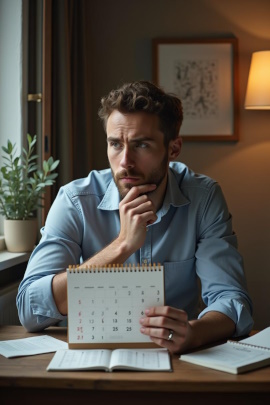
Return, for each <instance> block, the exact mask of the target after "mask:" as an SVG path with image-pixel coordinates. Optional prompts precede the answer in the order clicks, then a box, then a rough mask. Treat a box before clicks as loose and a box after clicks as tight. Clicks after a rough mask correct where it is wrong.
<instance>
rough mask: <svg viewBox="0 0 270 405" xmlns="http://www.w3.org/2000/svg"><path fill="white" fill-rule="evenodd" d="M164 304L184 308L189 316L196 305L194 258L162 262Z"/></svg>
mask: <svg viewBox="0 0 270 405" xmlns="http://www.w3.org/2000/svg"><path fill="white" fill-rule="evenodd" d="M164 283H165V301H166V305H170V306H172V307H175V308H179V309H183V310H185V311H186V312H187V313H188V315H189V316H193V314H194V313H195V312H196V311H197V307H198V280H197V274H196V268H195V258H194V257H193V258H191V259H188V260H182V261H179V262H164Z"/></svg>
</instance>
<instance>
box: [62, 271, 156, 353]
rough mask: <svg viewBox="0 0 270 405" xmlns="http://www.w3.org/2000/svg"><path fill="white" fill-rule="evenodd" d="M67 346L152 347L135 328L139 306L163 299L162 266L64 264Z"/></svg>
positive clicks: (141, 310)
mask: <svg viewBox="0 0 270 405" xmlns="http://www.w3.org/2000/svg"><path fill="white" fill-rule="evenodd" d="M67 285H68V343H69V348H70V349H73V348H100V347H104V348H115V347H119V346H121V347H135V346H136V347H156V345H155V344H154V343H153V342H151V340H150V339H149V337H148V336H145V335H143V334H142V333H141V332H140V323H139V320H140V318H141V317H143V316H144V311H145V309H147V308H149V307H152V306H162V305H164V268H163V266H161V265H154V266H112V267H90V268H76V267H70V268H68V269H67Z"/></svg>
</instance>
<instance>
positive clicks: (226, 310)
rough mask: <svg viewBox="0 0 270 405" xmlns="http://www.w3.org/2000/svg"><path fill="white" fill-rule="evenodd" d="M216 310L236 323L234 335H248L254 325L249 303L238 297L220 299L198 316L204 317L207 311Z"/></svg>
mask: <svg viewBox="0 0 270 405" xmlns="http://www.w3.org/2000/svg"><path fill="white" fill-rule="evenodd" d="M210 311H216V312H221V313H222V314H224V315H227V316H228V317H229V318H230V319H232V321H233V322H234V323H235V333H234V335H233V337H237V336H245V335H248V334H249V333H250V331H251V329H252V327H253V319H252V316H251V311H250V309H249V306H248V304H246V303H244V302H243V301H242V302H240V301H238V300H237V299H230V300H218V301H216V302H214V303H213V304H211V305H209V306H208V307H207V308H205V309H204V310H203V311H202V312H201V313H200V314H199V316H198V319H200V318H202V317H203V315H205V314H206V313H207V312H210Z"/></svg>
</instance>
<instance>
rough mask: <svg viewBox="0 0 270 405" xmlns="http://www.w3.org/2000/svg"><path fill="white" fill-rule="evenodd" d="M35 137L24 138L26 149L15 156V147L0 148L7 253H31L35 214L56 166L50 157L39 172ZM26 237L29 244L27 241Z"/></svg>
mask: <svg viewBox="0 0 270 405" xmlns="http://www.w3.org/2000/svg"><path fill="white" fill-rule="evenodd" d="M36 141H37V139H36V135H35V136H34V137H33V138H32V137H31V136H30V135H29V134H28V135H27V149H24V148H23V150H22V153H21V154H20V155H19V156H16V144H12V143H11V142H10V141H9V140H8V142H7V146H6V147H5V146H2V150H3V152H4V155H3V156H2V157H3V165H2V167H1V169H0V214H2V215H3V216H4V217H5V219H4V236H5V242H6V246H7V250H9V251H11V252H27V251H31V250H32V249H33V247H34V245H35V243H36V240H37V210H38V208H39V207H42V204H41V200H42V198H43V194H44V192H45V188H46V187H48V186H51V185H53V183H54V182H55V178H56V177H57V173H52V172H53V171H54V170H55V169H56V167H57V166H58V164H59V160H56V161H54V160H53V158H52V157H50V158H49V159H48V160H47V161H46V160H44V162H43V166H42V169H40V168H39V166H38V164H37V158H38V155H36V154H34V146H35V144H36ZM28 237H29V241H27V239H28Z"/></svg>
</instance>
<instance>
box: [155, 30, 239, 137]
mask: <svg viewBox="0 0 270 405" xmlns="http://www.w3.org/2000/svg"><path fill="white" fill-rule="evenodd" d="M152 51H153V81H154V83H155V84H156V85H158V86H159V87H161V88H162V89H163V90H164V91H166V92H168V93H173V94H175V95H176V96H177V97H179V98H180V99H181V101H182V105H183V116H184V119H183V124H182V127H181V130H180V135H181V136H182V137H183V138H184V139H185V141H186V140H187V141H238V140H239V117H238V114H239V113H238V108H239V101H238V40H237V38H221V39H216V38H210V39H201V38H200V39H194V38H193V39H162V38H157V39H154V40H153V43H152Z"/></svg>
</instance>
